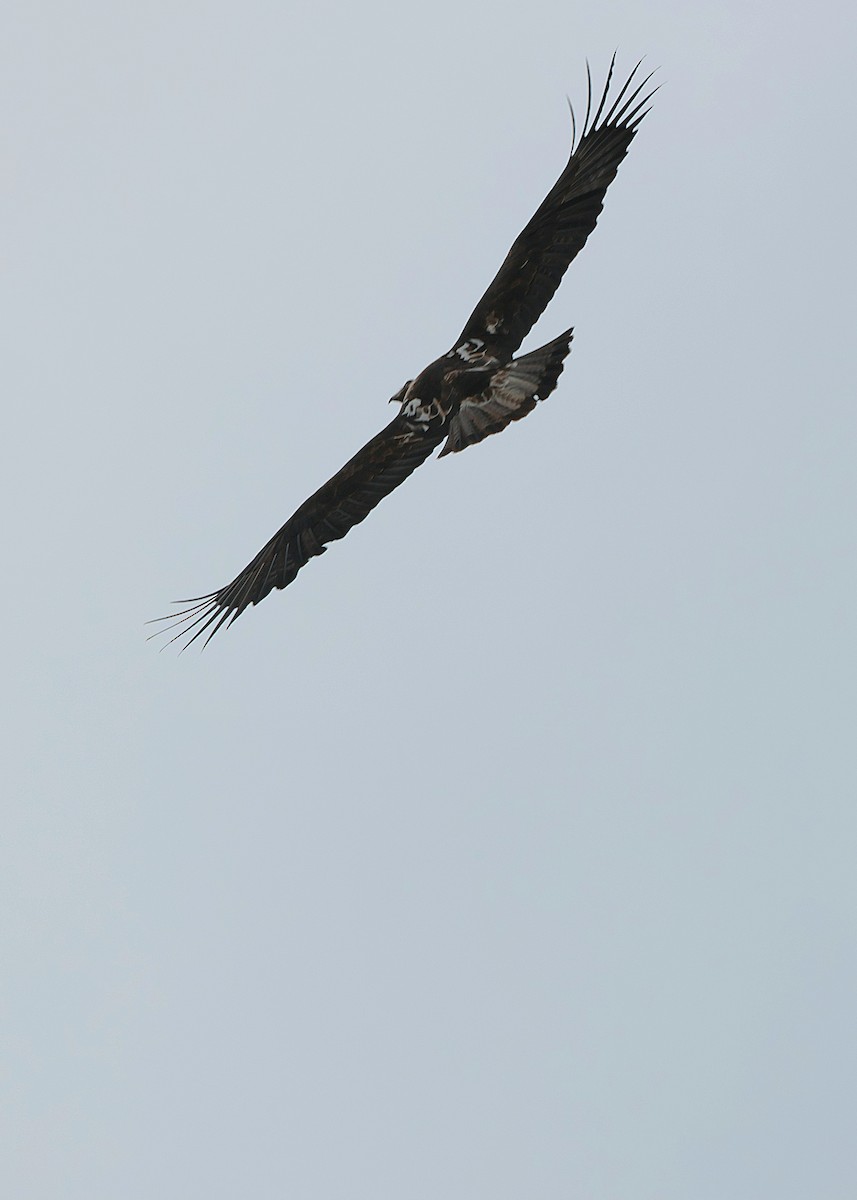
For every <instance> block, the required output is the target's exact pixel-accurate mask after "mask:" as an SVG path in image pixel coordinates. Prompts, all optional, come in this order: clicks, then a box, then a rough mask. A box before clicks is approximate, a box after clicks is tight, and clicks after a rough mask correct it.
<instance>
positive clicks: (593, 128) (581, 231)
mask: <svg viewBox="0 0 857 1200" xmlns="http://www.w3.org/2000/svg"><path fill="white" fill-rule="evenodd" d="M615 60H616V56H615V54H614V56H613V61H612V62H611V63H610V70H609V72H608V75H607V83H606V84H605V86H604V91H603V93H602V95H601V99H600V101H599V103H598V107H597V110H596V112H595V115H594V117H593V118H592V121H591V123H590V115H591V112H592V78H591V76H590V74H589V66H588V64H587V68H586V73H587V80H588V85H589V87H588V97H587V103H586V118H585V120H584V122H583V132H582V133H581V135H580V139H579V141H577V143H576V144H575V132H574V126H573V125H572V146H571V155H570V157H569V160H568V163H567V164H566V167H565V170H564V171H563V173H562V174H561V175H560V177H559V179H558V180H557V181H556V183H555V184H554V186H553V187H552V188H551V190H550V192H549V193H548V194H547V196H546V197H545V199H544V201H543V202H542V204H541V205H540V207H539V208H538V209H537V211H536V213H535V215H534V216H533V217H532V219H531V220H530V221H529V223H528V224H527V225H526V227H525V228H524V230H523V232H522V233H521V234H520V235H519V237H518V238H517V239H516V241H515V243H514V244H513V246H512V249H511V250H510V251H509V253H508V255H507V256H506V260H505V262H504V263H503V265H502V266H501V268H500V270H499V271H498V272H497V275H496V276H495V278H494V280H493V282H492V283H491V285H490V287H489V288H488V290H487V291H486V293H485V295H484V296H483V297H482V299H481V300H480V301H479V303H478V304H477V305H476V308H475V309H474V310H473V313H472V314H471V316H470V319H469V320H468V322H467V324H466V325H465V326H464V329H463V330H462V332H461V336H460V338H459V339H458V341H457V342H456V344H455V345H456V348H457V347H459V346H462V345H464V344H466V343H468V342H471V343H475V344H476V348H478V349H479V350H482V349H484V350H486V351H488V352H490V353H493V354H496V355H497V356H498V357H500V358H501V359H502V358H508V357H510V356H511V355H512V354H514V352H515V351H516V350H517V349H518V347H519V346H520V344H521V342H522V341H523V340H524V338H525V337H526V336H527V334H528V333H529V331H530V329H531V328H532V327H533V325H534V324H535V322H536V321H537V320H538V318H539V317H540V316H541V314H542V313H543V312H544V310H545V308H546V307H547V305H548V303H549V302H550V300H551V298H552V296H553V294H554V292H555V291H556V289H557V288H558V287H559V284H560V280H561V279H562V277H563V275H564V274H565V272H566V270H567V269H568V266H569V263H570V262H571V261H572V259H573V258H574V257H575V255H577V254H578V252H579V251H580V250H582V249H583V246H584V244H585V242H586V239H587V238H588V237H589V235H590V233H592V230H593V229H594V228H595V222H596V221H597V220H598V215H599V213H600V212H601V209H602V207H603V204H604V193H605V192H606V191H607V188H608V187H609V186H610V184H611V183H612V181H613V180H614V179H615V177H616V171H617V170H618V168H619V164H620V163H621V162H622V159H623V158H624V157H625V155H626V154H627V153H628V147H629V146H630V144H631V142H632V141H633V139H634V135H635V133H636V130H637V126H638V125H639V124H640V122H641V121H642V119H643V117H644V116H645V115H646V109H645V105H646V104H647V103H648V101H649V100H650V99H651V97H652V95H653V94H654V91H656V90H657V89H653V90H652V91H650V92H648V93H647V94H646V95H644V96H643V97H642V99H640V93H641V92H642V91H643V90H644V89H645V87H646V84H647V83H648V81H649V79H651V75H648V76H647V77H646V78H645V79H643V80H642V81H641V82H640V83H638V84H637V86H636V87H635V88H634V90H633V91H631V86H632V83H633V81H634V77H635V75H636V74H637V71H638V70H639V67H640V63H637V66H636V67H635V68H634V70H633V71H632V72H631V74H630V76H629V77H628V79H627V80H626V82H625V84H624V86H623V87H622V89H621V90H620V92H619V94H618V95H617V96H616V98H615V100H613V102H612V104H611V107H610V109H609V111H607V113H606V114H604V110H605V106H606V104H607V97H608V92H609V91H610V83H611V80H612V78H613V66H614V63H615ZM629 93H630V94H629ZM602 114H604V115H602ZM571 116H572V122H573V121H574V111H573V110H572V114H571ZM465 348H466V346H465Z"/></svg>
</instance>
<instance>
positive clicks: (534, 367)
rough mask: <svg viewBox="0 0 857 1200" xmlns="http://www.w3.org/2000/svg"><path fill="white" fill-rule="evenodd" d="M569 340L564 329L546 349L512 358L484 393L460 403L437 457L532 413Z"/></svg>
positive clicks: (549, 387)
mask: <svg viewBox="0 0 857 1200" xmlns="http://www.w3.org/2000/svg"><path fill="white" fill-rule="evenodd" d="M572 337H573V331H572V330H571V329H567V330H566V331H565V333H561V334H560V336H559V337H558V338H554V340H553V341H552V342H548V344H547V345H546V346H541V347H540V348H539V349H538V350H533V351H532V352H531V353H530V354H522V355H521V357H520V358H513V359H512V361H511V362H510V363H508V364H507V365H506V366H505V367H501V368H500V370H499V371H497V372H496V374H495V375H493V376H492V378H491V383H490V384H489V386H488V387H487V388H486V390H485V391H484V392H480V394H479V395H477V396H468V397H467V399H466V400H462V402H461V407H460V408H459V410H458V412H457V413H456V414H455V416H454V417H453V418H452V420H451V421H450V423H449V435H448V436H447V439H446V443H445V445H444V447H443V449H442V450H441V452H440V454H439V455H438V457H439V458H443V456H444V455H445V454H453V453H457V452H458V451H459V450H464V449H465V448H466V447H467V446H472V445H474V444H475V443H476V442H481V441H482V439H483V438H486V437H488V436H489V434H492V433H499V432H500V430H501V429H505V428H506V426H507V425H509V424H510V423H511V422H512V421H520V419H521V418H522V417H525V416H526V415H527V413H529V412H532V410H533V409H534V408H535V406H536V404H537V403H538V401H539V400H544V399H545V398H546V397H547V396H549V395H550V394H551V392H552V391H553V390H554V388H555V387H556V384H557V380H558V379H559V376H560V372H561V371H562V367H563V362H564V360H565V358H566V355H567V354H568V352H569V350H570V348H571V339H572Z"/></svg>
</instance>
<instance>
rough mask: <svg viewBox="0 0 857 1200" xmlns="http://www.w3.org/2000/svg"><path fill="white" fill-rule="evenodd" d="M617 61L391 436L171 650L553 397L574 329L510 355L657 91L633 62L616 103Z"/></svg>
mask: <svg viewBox="0 0 857 1200" xmlns="http://www.w3.org/2000/svg"><path fill="white" fill-rule="evenodd" d="M615 61H616V55H615V54H614V55H613V60H612V61H611V63H610V69H609V71H608V73H607V81H606V83H605V85H604V89H603V91H602V93H601V96H600V98H599V100H598V102H597V104H593V94H592V77H591V74H590V72H589V65H588V64H587V68H586V74H587V100H586V116H585V118H584V121H583V126H582V129H581V131H580V136H579V137H578V136H577V130H576V125H575V120H574V110H573V109H572V111H571V119H572V134H571V153H570V155H569V159H568V162H567V163H566V165H565V168H564V170H563V172H562V174H561V175H560V177H559V179H558V180H557V181H556V183H555V184H554V186H553V187H552V188H551V190H550V191H549V192H548V194H547V196H546V197H545V199H544V200H543V201H542V203H541V205H540V206H539V207H538V209H537V210H536V212H535V214H534V215H533V217H532V219H531V220H530V221H529V222H528V223H527V225H526V226H525V227H524V229H523V231H522V232H521V234H520V235H519V236H518V238H517V239H516V240H515V242H514V244H513V245H512V248H511V250H510V251H509V253H508V254H507V256H506V259H505V261H504V262H503V265H502V266H501V267H500V270H499V271H498V272H497V275H496V276H495V278H494V280H493V282H492V283H491V284H490V286H489V288H488V290H487V291H486V292H485V295H484V296H483V297H482V299H481V300H480V301H479V303H478V304H477V305H476V308H475V309H474V310H473V312H472V313H471V315H470V317H469V318H468V321H467V324H466V325H465V326H464V329H463V330H462V331H461V334H460V336H459V337H458V338H457V339H456V341H455V343H454V345H453V347H452V349H451V350H448V351H447V352H446V353H445V354H443V355H442V356H441V357H440V358H437V359H435V361H434V362H433V363H430V364H429V365H428V366H427V367H426V368H425V370H423V371H421V372H420V374H419V375H417V377H416V378H415V379H411V380H408V382H407V383H406V384H404V386H403V387H401V388H400V389H399V391H398V392H397V393H396V394H395V396H393V397H391V401H392V402H395V403H398V404H399V405H400V406H401V407H400V409H399V411H398V412H397V413H396V415H395V417H394V418H393V420H392V421H391V422H390V423H389V425H387V427H386V428H385V429H382V430H381V432H380V433H379V434H377V435H376V436H375V437H373V438H372V439H371V441H369V442H367V443H366V445H365V446H364V447H363V449H362V450H358V452H357V453H356V454H355V455H354V457H353V458H352V459H351V460H350V462H347V463H346V464H345V466H344V467H343V468H342V470H341V471H338V472H337V473H336V474H335V475H334V476H333V478H332V479H330V480H328V482H327V483H326V484H324V486H323V487H321V488H319V490H318V491H317V492H316V493H315V494H314V495H312V496H310V498H309V499H308V500H306V501H305V502H304V503H303V504H302V505H301V506H300V508H299V509H297V511H296V512H295V513H293V514H292V516H291V517H289V519H288V521H286V523H285V525H283V527H282V529H280V530H279V532H277V533H275V534H274V536H273V537H272V538H271V540H270V541H269V542H268V543H267V545H265V546H263V547H262V549H261V550H260V551H259V553H258V554H257V555H256V557H255V558H254V559H253V561H252V562H250V563H248V565H247V566H246V567H245V568H244V570H243V571H241V572H240V573H239V574H238V575H236V576H235V578H234V579H233V580H232V582H231V583H227V584H226V586H225V587H222V588H219V589H218V590H217V591H216V592H210V593H209V594H208V595H206V596H198V597H197V598H196V599H194V600H184V601H178V603H180V604H184V605H186V606H187V607H185V608H183V609H181V610H179V611H178V612H173V613H172V614H170V615H169V616H167V617H160V618H158V620H159V621H165V622H171V624H169V625H167V626H166V627H165V628H163V629H161V630H159V632H160V633H164V632H168V631H172V630H174V629H176V628H178V632H177V633H175V634H174V636H173V637H172V638H171V639H170V642H174V641H177V640H179V639H181V638H185V639H186V642H185V646H189V645H190V644H191V643H192V642H194V641H196V639H197V638H199V637H202V636H203V634H205V635H206V637H205V641H204V643H203V644H207V643H208V642H209V641H210V639H211V638H212V637H213V636H214V634H215V633H216V632H217V631H218V629H220V628H221V626H223V625H230V624H231V623H232V622H233V621H234V620H235V618H236V617H239V616H240V615H241V613H242V612H244V610H245V608H247V607H249V605H251V604H258V603H259V601H260V600H264V598H265V597H266V596H267V595H268V593H269V592H271V591H273V590H274V588H284V587H288V585H289V584H290V583H291V582H292V580H293V579H294V578H295V576H296V575H297V573H298V571H300V569H301V567H304V566H306V564H307V563H308V562H309V560H310V559H311V558H313V557H314V556H315V555H317V554H323V553H324V551H325V549H326V547H327V543H328V542H333V541H336V540H337V539H338V538H342V537H345V535H346V533H348V531H349V529H351V528H352V526H354V525H357V524H359V523H360V522H361V521H362V520H364V518H365V517H367V516H368V515H369V513H370V512H371V511H372V509H373V508H374V507H375V506H376V504H378V503H379V502H380V501H381V500H383V499H384V497H385V496H387V495H389V494H390V492H392V491H393V489H394V488H397V487H398V486H399V484H400V483H402V482H403V481H404V480H405V479H407V477H408V476H409V475H410V474H411V473H412V472H413V471H415V470H416V469H417V467H418V466H420V464H421V463H423V462H425V460H426V459H427V458H428V456H429V455H430V454H431V453H432V451H433V450H434V449H435V448H436V447H437V446H439V445H440V443H441V442H445V444H444V447H443V449H442V450H441V452H440V455H439V456H438V457H439V458H442V457H443V456H444V455H445V454H453V453H457V452H458V451H459V450H464V449H465V447H467V446H472V445H473V444H474V443H476V442H481V441H482V439H483V438H486V437H488V436H489V434H492V433H499V432H500V430H501V429H505V428H506V426H507V425H508V424H510V422H512V421H519V420H520V419H521V417H525V416H526V415H527V413H529V412H531V411H532V410H533V408H534V407H535V405H536V403H537V402H538V401H539V400H544V399H545V398H546V397H547V396H549V395H550V394H551V392H552V391H553V390H554V388H555V387H556V385H557V380H558V378H559V375H560V372H561V371H562V369H563V362H564V360H565V357H566V355H567V354H568V352H569V349H570V347H571V339H572V330H571V329H567V330H566V331H565V333H561V334H560V335H559V337H556V338H554V339H553V341H552V342H548V343H547V345H545V346H542V347H541V348H540V349H538V350H533V351H531V352H530V353H528V354H523V355H520V356H519V357H518V358H515V357H514V355H515V352H516V351H517V350H518V348H519V346H520V345H521V342H522V341H523V340H524V338H525V337H526V336H527V334H528V333H529V331H530V329H531V328H532V327H533V325H534V324H535V323H536V321H537V320H538V318H539V317H540V316H541V314H542V313H543V312H544V310H545V308H546V307H547V305H548V303H549V302H550V300H551V298H552V297H553V295H554V293H555V292H556V290H557V288H558V287H559V284H560V281H561V279H562V277H563V275H564V274H565V272H566V270H567V268H568V266H569V264H570V263H571V261H572V259H573V258H574V257H575V256H576V255H577V253H578V252H579V251H580V250H581V249H582V248H583V246H584V244H585V242H586V239H587V238H588V237H589V235H590V233H592V231H593V229H594V228H595V223H596V221H597V220H598V215H599V213H600V212H601V209H602V206H603V203H604V195H605V192H606V191H607V188H608V187H609V186H610V184H611V182H612V181H613V179H614V178H615V176H616V171H617V170H618V168H619V164H620V163H621V162H622V160H623V158H624V157H625V155H626V154H627V152H628V147H629V146H630V144H631V142H632V141H633V139H634V136H635V134H636V131H637V128H638V126H639V124H640V122H641V121H642V119H643V117H644V116H645V115H646V113H647V112H648V108H647V105H648V103H649V100H650V99H651V97H652V96H653V95H654V93H655V91H657V88H652V89H651V90H649V91H646V85H647V84H648V82H649V80H650V79H651V77H652V76H651V74H650V75H647V76H646V77H645V79H642V80H639V79H638V78H637V74H638V71H639V69H640V65H641V64H640V63H637V66H636V67H635V68H634V70H633V71H632V72H631V74H630V76H629V77H628V79H627V80H626V81H625V83H624V84H623V86H622V87H621V89H619V91H618V93H617V94H616V95H615V96H613V97H611V96H610V85H611V82H612V79H613V68H614V65H615ZM652 74H653V73H652ZM608 105H609V106H608ZM152 636H157V635H155V634H153V635H152ZM168 644H169V643H168Z"/></svg>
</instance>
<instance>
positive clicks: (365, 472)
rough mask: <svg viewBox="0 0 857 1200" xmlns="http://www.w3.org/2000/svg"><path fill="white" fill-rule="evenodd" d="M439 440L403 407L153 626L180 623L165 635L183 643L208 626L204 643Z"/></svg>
mask: <svg viewBox="0 0 857 1200" xmlns="http://www.w3.org/2000/svg"><path fill="white" fill-rule="evenodd" d="M442 440H443V431H442V430H441V431H437V430H434V429H429V430H423V429H417V430H414V429H412V428H410V427H409V424H408V422H407V421H406V420H404V419H403V418H402V416H401V414H399V415H397V416H396V417H394V418H393V420H392V421H391V422H390V424H389V425H388V426H387V427H386V428H385V429H382V430H381V432H380V433H379V434H377V435H376V436H375V437H374V438H372V440H371V441H370V442H367V443H366V445H365V446H364V447H363V449H362V450H359V451H358V452H357V454H355V455H354V457H353V458H352V459H351V460H350V461H349V462H347V463H346V464H345V466H344V467H343V468H342V470H341V471H338V472H337V473H336V475H334V476H333V478H332V479H330V480H328V482H327V483H326V484H325V485H324V486H323V487H321V488H319V490H318V491H317V492H316V493H315V494H314V495H312V496H310V498H309V500H307V501H305V502H304V503H303V504H302V505H301V506H300V508H299V509H298V510H297V512H295V513H294V514H293V515H292V516H291V517H290V518H289V520H288V521H286V523H285V525H284V526H283V527H282V529H281V530H280V531H279V532H278V533H275V534H274V536H273V537H272V538H271V540H270V541H269V542H268V544H267V545H266V546H263V547H262V549H261V550H260V551H259V553H258V554H257V555H256V557H255V558H254V559H253V561H252V562H251V563H248V564H247V566H246V567H245V568H244V570H243V571H242V572H241V573H240V575H236V577H235V578H234V579H233V580H232V582H231V583H228V584H227V585H226V587H222V588H220V590H219V591H216V592H211V593H209V595H207V596H198V597H197V598H196V599H195V600H182V601H179V603H181V604H187V605H188V607H187V608H184V609H181V610H180V611H179V612H177V613H172V614H170V616H168V617H160V618H158V619H159V620H161V621H170V622H171V624H169V625H167V626H166V629H163V630H160V631H159V632H161V633H163V632H166V631H168V630H171V629H174V628H176V627H180V628H179V631H178V633H176V634H175V635H174V636H173V638H171V641H176V640H177V639H179V638H182V637H187V642H186V645H187V646H189V645H190V644H191V642H194V641H196V639H197V638H198V637H200V636H201V635H202V634H203V633H205V632H206V630H208V631H209V632H208V636H207V637H206V639H205V641H206V643H207V642H208V641H209V640H210V639H211V638H212V637H213V636H214V635H215V633H217V631H218V629H220V627H221V626H222V625H224V624H226V625H231V624H232V622H233V621H234V620H235V618H236V617H238V616H240V615H241V613H242V612H243V611H244V609H245V608H247V607H248V606H249V605H251V604H258V603H259V601H260V600H264V598H265V596H267V595H268V593H269V592H271V591H273V590H274V588H284V587H288V585H289V584H290V583H291V582H292V580H293V579H294V577H295V576H296V575H297V573H298V571H299V570H300V569H301V567H304V566H306V564H307V563H308V562H309V560H310V559H311V558H313V557H314V556H315V555H316V554H323V553H324V550H325V547H326V545H327V543H328V542H333V541H336V540H337V539H338V538H342V537H345V535H346V533H348V531H349V529H351V528H352V526H354V525H358V524H359V523H360V522H361V521H362V520H363V519H364V518H365V517H367V516H368V515H369V513H370V512H371V511H372V509H373V508H374V507H375V505H376V504H378V503H379V502H380V501H381V500H383V499H384V497H385V496H388V495H389V494H390V492H392V491H393V489H394V488H397V487H398V486H399V484H400V483H402V482H403V481H404V480H405V479H407V477H408V476H409V475H410V474H411V473H412V472H413V471H415V470H416V469H417V467H418V466H420V464H421V463H423V462H425V460H426V459H427V458H428V456H429V455H430V454H431V452H432V450H434V448H435V447H436V446H437V445H438V444H439V443H440V442H441V441H442ZM153 636H156V635H153Z"/></svg>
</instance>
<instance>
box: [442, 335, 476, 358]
mask: <svg viewBox="0 0 857 1200" xmlns="http://www.w3.org/2000/svg"><path fill="white" fill-rule="evenodd" d="M484 345H485V343H484V341H483V340H482V338H477V337H475V338H468V339H467V341H466V342H460V343H459V345H457V346H456V347H455V349H454V350H450V352H449V354H448V355H447V358H452V357H453V355H455V356H456V357H457V358H460V359H461V361H462V362H466V363H475V362H481V361H482V359H484V358H485V353H484V351H483V347H484Z"/></svg>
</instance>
